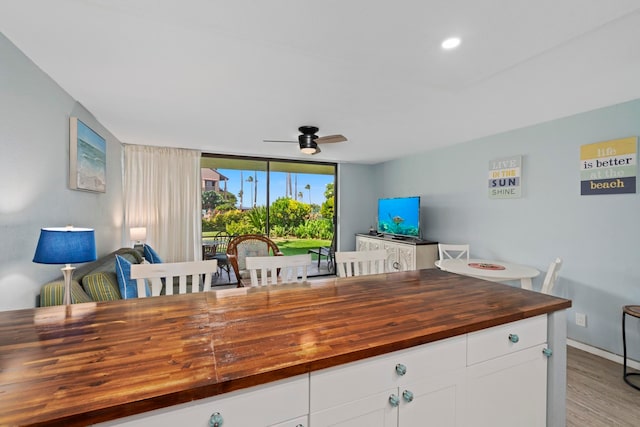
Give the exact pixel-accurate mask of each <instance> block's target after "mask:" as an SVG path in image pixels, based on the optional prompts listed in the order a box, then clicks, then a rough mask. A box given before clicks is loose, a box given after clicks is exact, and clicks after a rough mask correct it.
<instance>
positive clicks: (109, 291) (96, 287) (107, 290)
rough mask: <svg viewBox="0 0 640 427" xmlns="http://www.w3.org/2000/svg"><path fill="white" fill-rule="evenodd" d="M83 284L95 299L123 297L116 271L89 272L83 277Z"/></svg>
mask: <svg viewBox="0 0 640 427" xmlns="http://www.w3.org/2000/svg"><path fill="white" fill-rule="evenodd" d="M82 286H84V289H85V290H86V291H87V293H88V294H89V295H91V298H93V300H94V301H114V300H119V299H121V297H120V290H119V289H118V279H117V277H116V273H113V272H110V271H99V272H97V273H92V274H87V275H86V276H84V278H83V279H82Z"/></svg>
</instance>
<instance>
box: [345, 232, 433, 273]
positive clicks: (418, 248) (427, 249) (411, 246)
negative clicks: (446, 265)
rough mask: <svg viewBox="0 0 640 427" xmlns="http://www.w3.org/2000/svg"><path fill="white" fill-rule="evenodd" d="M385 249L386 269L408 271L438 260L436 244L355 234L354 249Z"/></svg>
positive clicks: (425, 266) (426, 266) (389, 270)
mask: <svg viewBox="0 0 640 427" xmlns="http://www.w3.org/2000/svg"><path fill="white" fill-rule="evenodd" d="M378 249H384V250H386V251H387V264H386V266H385V267H386V271H388V272H392V271H410V270H420V269H423V268H434V267H435V265H434V263H435V262H436V261H437V260H438V244H437V243H436V242H429V241H424V240H412V239H407V240H394V239H390V238H384V237H377V236H369V235H365V234H357V235H356V250H358V251H371V250H378Z"/></svg>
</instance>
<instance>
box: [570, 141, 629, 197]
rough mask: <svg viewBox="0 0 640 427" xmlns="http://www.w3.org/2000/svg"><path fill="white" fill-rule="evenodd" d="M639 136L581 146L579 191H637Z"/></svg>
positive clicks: (584, 193)
mask: <svg viewBox="0 0 640 427" xmlns="http://www.w3.org/2000/svg"><path fill="white" fill-rule="evenodd" d="M637 146H638V138H637V137H635V136H634V137H630V138H623V139H614V140H611V141H605V142H596V143H594V144H585V145H583V146H581V147H580V194H581V195H582V196H585V195H590V194H621V193H635V192H636V173H637V166H636V164H637V163H636V157H637Z"/></svg>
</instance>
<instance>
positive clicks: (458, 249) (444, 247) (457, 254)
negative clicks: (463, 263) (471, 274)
mask: <svg viewBox="0 0 640 427" xmlns="http://www.w3.org/2000/svg"><path fill="white" fill-rule="evenodd" d="M438 258H439V259H465V258H466V260H467V261H469V245H451V244H447V243H438Z"/></svg>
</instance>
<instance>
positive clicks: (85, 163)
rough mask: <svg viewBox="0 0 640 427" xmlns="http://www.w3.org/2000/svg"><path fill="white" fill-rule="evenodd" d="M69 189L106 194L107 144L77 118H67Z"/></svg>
mask: <svg viewBox="0 0 640 427" xmlns="http://www.w3.org/2000/svg"><path fill="white" fill-rule="evenodd" d="M69 188H71V189H72V190H81V191H91V192H96V193H106V192H107V142H106V140H105V139H104V138H103V137H101V136H100V135H99V134H98V133H97V132H96V131H94V130H93V129H91V128H90V127H89V126H88V125H87V124H85V123H84V122H82V121H81V120H80V119H78V118H77V117H70V118H69Z"/></svg>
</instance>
